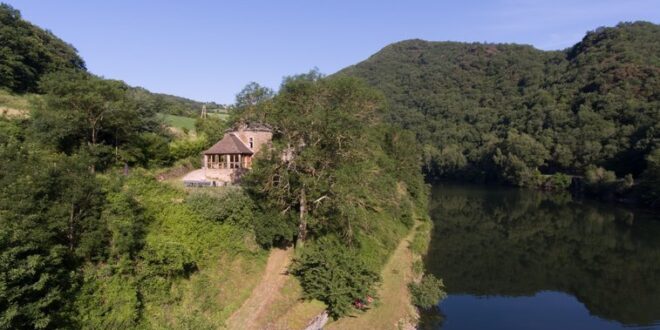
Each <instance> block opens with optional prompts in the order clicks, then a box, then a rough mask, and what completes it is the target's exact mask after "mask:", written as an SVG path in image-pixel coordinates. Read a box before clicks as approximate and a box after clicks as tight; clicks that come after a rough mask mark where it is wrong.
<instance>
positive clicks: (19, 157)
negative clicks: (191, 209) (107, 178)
mask: <svg viewBox="0 0 660 330" xmlns="http://www.w3.org/2000/svg"><path fill="white" fill-rule="evenodd" d="M31 147H32V146H28V145H25V144H21V143H20V142H18V141H16V140H14V139H9V141H8V142H7V143H6V144H1V145H0V158H1V159H2V160H3V161H2V162H0V228H1V229H0V251H1V252H0V283H2V285H0V306H1V307H2V308H1V309H0V313H1V314H0V326H1V327H2V328H37V329H42V328H55V327H62V326H65V325H66V324H68V322H69V321H68V320H69V317H70V315H69V314H68V313H67V306H68V302H69V299H68V297H69V295H71V294H72V291H73V289H74V283H75V280H76V275H75V270H76V267H77V265H78V264H79V263H80V262H81V260H82V259H84V260H97V259H98V258H101V257H102V256H103V254H104V249H103V244H102V242H103V240H104V236H105V233H106V232H105V230H104V227H103V225H102V223H101V222H100V221H99V218H100V213H101V208H102V202H103V193H102V192H101V191H100V189H99V186H98V182H97V181H96V179H95V177H94V176H93V175H91V174H90V172H89V170H88V168H87V165H88V164H89V160H88V159H85V158H84V157H82V156H76V157H66V156H62V155H58V154H53V153H50V152H49V151H47V150H34V149H32V148H31Z"/></svg>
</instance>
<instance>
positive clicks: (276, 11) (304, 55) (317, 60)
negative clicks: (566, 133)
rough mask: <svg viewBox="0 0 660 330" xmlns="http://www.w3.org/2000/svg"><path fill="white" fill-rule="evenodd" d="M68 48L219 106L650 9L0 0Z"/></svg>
mask: <svg viewBox="0 0 660 330" xmlns="http://www.w3.org/2000/svg"><path fill="white" fill-rule="evenodd" d="M0 1H3V2H6V3H9V4H10V5H11V6H13V7H14V8H16V9H18V10H20V11H21V13H22V15H23V17H24V18H25V19H27V20H28V21H30V22H32V23H33V24H36V25H38V26H40V27H42V28H46V29H48V30H50V31H52V32H53V33H55V34H56V35H57V36H58V37H60V38H62V39H63V40H65V41H66V42H68V43H70V44H72V45H74V46H75V47H76V49H78V51H79V53H80V55H81V56H82V57H83V59H84V60H85V62H86V64H87V68H88V70H89V71H91V72H92V73H94V74H97V75H100V76H103V77H106V78H111V79H120V80H124V81H125V82H126V83H128V84H130V85H132V86H142V87H145V88H147V89H149V90H151V91H153V92H159V93H167V94H173V95H177V96H183V97H187V98H191V99H194V100H198V101H207V102H210V101H214V102H217V103H222V104H229V103H233V102H234V98H235V95H236V94H237V93H238V92H239V91H240V90H241V89H242V88H243V87H244V86H245V85H246V84H248V83H250V82H252V81H254V82H257V83H259V84H261V85H264V86H268V87H270V88H273V89H275V90H277V88H278V86H279V85H280V83H281V81H282V78H283V77H285V76H289V75H293V74H299V73H304V72H308V71H309V70H311V69H313V68H318V69H319V71H320V72H322V73H324V74H332V73H334V72H336V71H338V70H341V69H342V68H344V67H346V66H349V65H352V64H356V63H358V62H360V61H362V60H365V59H367V58H368V57H369V56H370V55H372V54H374V53H376V52H377V51H379V50H380V49H381V48H383V47H385V46H387V45H388V44H390V43H393V42H397V41H401V40H406V39H414V38H419V39H425V40H430V41H447V40H449V41H466V42H505V43H522V44H530V45H533V46H535V47H537V48H539V49H545V50H551V49H564V48H567V47H570V46H572V45H573V44H575V43H576V42H578V41H580V39H581V38H582V37H583V36H584V34H585V33H586V32H587V31H590V30H594V29H596V28H598V27H600V26H613V25H616V24H617V23H619V22H621V21H636V20H645V21H650V22H653V23H656V24H657V23H660V0H583V1H582V0H552V1H540V0H537V1H534V0H481V1H477V0H463V1H460V0H453V1H449V0H436V1H419V0H400V1H389V0H373V1H372V0H369V1H367V0H364V1H360V0H352V1H351V0H346V1H345V0H337V1H330V0H326V1H322V0H305V1H303V0H300V1H292V0H291V1H290V0H282V1H250V0H243V1H240V0H235V1H231V2H229V1H211V0H209V1H202V0H186V1H183V0H181V1H168V0H161V1H155V0H113V1H101V0H97V1H91V0H77V1H74V0H59V1H45V0H0Z"/></svg>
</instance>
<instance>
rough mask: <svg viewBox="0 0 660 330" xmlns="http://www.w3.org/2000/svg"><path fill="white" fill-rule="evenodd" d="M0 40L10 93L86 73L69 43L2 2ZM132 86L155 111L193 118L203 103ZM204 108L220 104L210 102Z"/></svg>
mask: <svg viewBox="0 0 660 330" xmlns="http://www.w3.org/2000/svg"><path fill="white" fill-rule="evenodd" d="M0 40H1V41H2V42H0V89H4V90H7V91H8V92H11V93H13V94H19V95H20V94H24V93H28V92H29V93H42V92H43V91H42V90H41V89H40V87H39V82H40V81H41V79H42V77H44V76H46V75H48V74H52V73H55V72H61V71H69V70H79V71H84V72H86V68H85V61H84V60H83V59H82V58H81V57H80V55H79V54H78V51H77V50H76V49H75V48H74V47H73V46H72V45H70V44H68V43H67V42H65V41H63V40H62V39H60V38H58V37H57V36H55V35H54V34H53V33H51V32H50V31H48V30H44V29H42V28H40V27H38V26H36V25H33V24H32V23H30V22H28V21H25V20H24V19H23V18H22V16H21V13H20V12H19V11H18V10H16V9H14V8H12V7H11V6H9V5H7V4H3V3H0ZM132 89H133V93H132V96H133V98H134V99H135V100H136V101H137V102H140V103H141V104H143V105H145V106H148V107H150V108H152V109H154V111H156V112H161V113H166V114H172V115H183V116H188V117H194V116H197V115H199V113H200V111H201V109H202V106H203V105H204V104H205V103H203V102H198V101H194V100H190V99H187V98H183V97H179V96H174V95H168V94H161V93H152V92H150V91H148V90H146V89H144V88H141V87H133V88H132ZM0 106H3V104H0ZM5 106H6V105H5ZM207 108H209V109H219V108H223V107H222V106H221V105H218V104H215V103H209V104H208V105H207ZM18 110H26V109H18Z"/></svg>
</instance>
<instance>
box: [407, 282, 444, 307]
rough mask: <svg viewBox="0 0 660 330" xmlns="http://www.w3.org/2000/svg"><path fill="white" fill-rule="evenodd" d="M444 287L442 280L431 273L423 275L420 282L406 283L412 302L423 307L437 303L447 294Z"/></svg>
mask: <svg viewBox="0 0 660 330" xmlns="http://www.w3.org/2000/svg"><path fill="white" fill-rule="evenodd" d="M444 287H445V285H444V284H443V283H442V280H439V279H437V278H436V277H435V276H433V275H432V274H427V275H424V277H423V278H422V281H421V282H420V283H410V284H408V289H409V290H410V295H411V296H412V303H413V304H414V305H415V306H418V307H420V308H424V309H429V308H431V307H433V306H435V305H437V304H438V302H440V300H442V299H444V298H445V297H446V296H447V294H446V293H445V292H444Z"/></svg>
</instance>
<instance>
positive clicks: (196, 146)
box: [169, 135, 209, 159]
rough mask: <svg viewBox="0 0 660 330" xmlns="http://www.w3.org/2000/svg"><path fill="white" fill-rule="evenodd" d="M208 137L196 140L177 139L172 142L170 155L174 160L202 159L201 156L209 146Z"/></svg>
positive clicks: (196, 138)
mask: <svg viewBox="0 0 660 330" xmlns="http://www.w3.org/2000/svg"><path fill="white" fill-rule="evenodd" d="M208 141H209V139H207V138H206V136H204V135H203V136H200V137H195V138H190V137H189V138H185V139H176V140H174V141H172V142H170V145H169V154H170V156H171V157H172V158H173V159H185V158H190V157H197V158H199V157H200V154H201V153H202V151H204V149H205V148H206V147H208V145H209V142H208Z"/></svg>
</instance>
